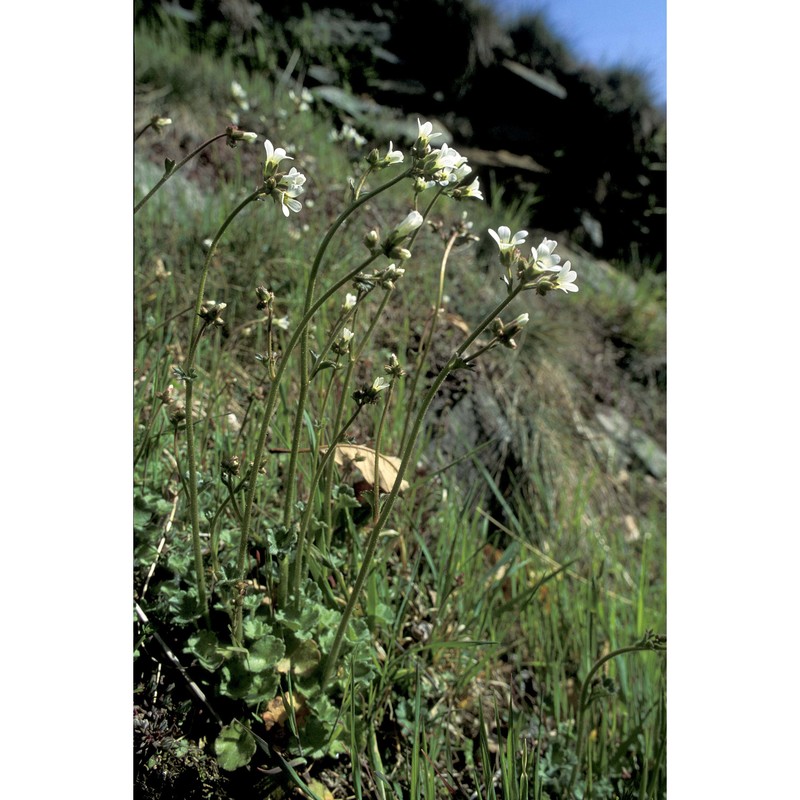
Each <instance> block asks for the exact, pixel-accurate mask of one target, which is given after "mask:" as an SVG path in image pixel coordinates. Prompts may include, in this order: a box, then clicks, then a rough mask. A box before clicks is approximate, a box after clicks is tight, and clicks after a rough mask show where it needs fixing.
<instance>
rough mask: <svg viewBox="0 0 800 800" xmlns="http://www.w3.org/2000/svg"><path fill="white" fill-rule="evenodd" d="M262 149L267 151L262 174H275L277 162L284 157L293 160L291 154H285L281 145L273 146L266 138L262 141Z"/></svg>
mask: <svg viewBox="0 0 800 800" xmlns="http://www.w3.org/2000/svg"><path fill="white" fill-rule="evenodd" d="M264 149H265V150H266V151H267V161H266V163H265V164H264V174H265V175H266V174H275V171H276V170H277V169H278V164H280V163H281V161H284V160H285V159H287V158H288V159H289V160H290V161H293V160H294V159H293V158H292V157H291V156H287V155H286V151H285V150H284V149H283V148H282V147H273V146H272V142H271V141H270V140H269V139H267V140H266V141H265V142H264Z"/></svg>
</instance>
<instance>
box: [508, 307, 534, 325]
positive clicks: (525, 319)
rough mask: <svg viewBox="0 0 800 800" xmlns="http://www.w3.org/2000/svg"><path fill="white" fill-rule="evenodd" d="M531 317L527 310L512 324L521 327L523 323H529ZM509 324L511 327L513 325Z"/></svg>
mask: <svg viewBox="0 0 800 800" xmlns="http://www.w3.org/2000/svg"><path fill="white" fill-rule="evenodd" d="M529 319H530V314H528V312H527V311H526V312H525V313H524V314H520V315H519V316H518V317H517V318H516V319H515V320H514V321H513V322H512V323H511V325H514V326H516V327H517V328H521V327H522V326H523V325H527V324H528V320H529ZM511 325H509V327H511Z"/></svg>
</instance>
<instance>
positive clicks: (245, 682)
mask: <svg viewBox="0 0 800 800" xmlns="http://www.w3.org/2000/svg"><path fill="white" fill-rule="evenodd" d="M246 661H247V662H248V663H249V661H250V660H249V658H248V659H247V660H246V659H245V658H243V657H242V658H237V659H231V660H230V661H228V662H226V663H225V665H224V666H223V667H222V669H221V670H220V676H221V677H220V684H219V685H220V693H221V694H223V695H226V696H227V697H233V698H234V699H236V700H245V701H246V702H248V703H253V704H255V703H262V702H267V701H269V700H271V699H272V698H273V697H275V692H276V691H277V690H278V671H277V670H276V669H275V668H274V667H273V668H271V669H267V670H265V671H264V672H261V673H254V672H251V671H250V670H249V669H248V668H247V666H246Z"/></svg>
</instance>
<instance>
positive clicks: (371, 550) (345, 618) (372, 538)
mask: <svg viewBox="0 0 800 800" xmlns="http://www.w3.org/2000/svg"><path fill="white" fill-rule="evenodd" d="M521 291H523V286H522V285H519V286H517V288H516V289H514V290H513V291H512V292H511V293H510V294H509V295H508V296H507V297H506V298H504V299H503V300H501V301H500V303H499V304H498V305H497V307H496V308H495V309H494V310H493V311H492V312H491V313H490V314H488V315H487V316H486V317H484V319H483V320H482V321H481V322H480V323H479V324H478V325H477V327H476V328H475V330H474V331H473V332H472V333H471V334H470V335H469V336H468V337H467V338H466V339H465V340H464V342H463V343H462V344H461V346H460V347H459V348H458V350H456V351H455V353H453V355H452V356H451V357H450V360H449V361H448V362H447V364H445V366H444V367H442V369H441V370H440V372H439V374H438V375H437V376H436V378H435V379H434V381H433V383H432V384H431V386H430V388H429V389H428V391H427V393H426V394H425V397H424V398H423V400H422V404H421V406H420V409H419V411H418V412H417V416H416V418H415V420H414V425H413V427H412V429H411V434H410V435H409V437H408V441H407V443H406V446H405V448H404V450H403V455H402V457H401V460H400V467H399V469H398V470H397V477H396V478H395V481H394V485H393V486H392V490H391V492H390V493H389V496H388V497H387V498H386V500H385V502H384V505H383V508H382V509H381V513H380V515H379V517H378V521H377V522H376V523H375V524H374V525H373V528H372V531H371V532H370V534H369V537H368V539H367V544H366V547H365V548H364V555H363V556H362V559H361V569H360V570H359V571H358V576H357V577H356V581H355V583H354V584H353V590H352V591H351V592H350V596H349V597H348V599H347V605H346V606H345V608H344V611H343V612H342V618H341V620H340V621H339V627H338V628H337V630H336V636H335V637H334V640H333V644H332V645H331V651H330V653H328V656H327V658H326V660H325V670H324V672H323V677H322V686H323V688H324V687H325V686H326V685H327V684H328V682H329V681H330V679H331V677H332V676H333V671H334V669H335V668H336V664H337V662H338V658H339V651H340V650H341V647H342V642H343V640H344V635H345V632H346V631H347V625H348V624H349V622H350V617H351V615H352V613H353V610H354V609H355V606H356V603H357V602H358V599H359V596H360V595H361V591H362V589H363V588H364V583H365V581H366V579H367V575H368V574H369V570H370V567H371V562H372V557H373V556H374V555H375V548H376V546H377V544H378V537H379V536H380V533H381V531H382V530H383V527H384V525H385V524H386V520H387V519H388V517H389V514H390V513H391V511H392V507H393V506H394V503H395V500H396V499H397V495H398V493H399V492H400V485H401V484H402V482H403V478H404V476H405V473H406V469H407V468H408V464H409V462H410V461H411V457H412V455H413V453H414V450H415V449H416V444H417V438H418V437H419V432H420V428H421V427H422V421H423V419H424V418H425V415H426V414H427V412H428V408H429V407H430V404H431V402H432V401H433V398H434V397H435V396H436V393H437V392H438V391H439V387H440V386H441V385H442V384H443V383H444V381H445V379H446V378H447V376H448V375H449V374H450V373H451V372H453V370H455V369H457V368H458V366H459V362H460V360H461V357H462V356H463V354H464V352H465V351H466V350H467V348H468V347H469V346H470V345H471V344H472V343H473V342H474V341H475V339H477V338H478V336H480V334H481V333H482V332H483V330H484V329H485V328H486V327H488V326H489V325H490V324H491V322H492V320H493V319H494V318H495V317H496V316H497V315H498V314H499V313H500V312H501V311H502V310H503V309H504V308H505V307H506V306H507V305H508V304H509V303H510V302H511V301H512V300H513V299H514V298H515V297H516V296H517V295H518V294H519V293H520V292H521Z"/></svg>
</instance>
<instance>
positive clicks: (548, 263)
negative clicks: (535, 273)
mask: <svg viewBox="0 0 800 800" xmlns="http://www.w3.org/2000/svg"><path fill="white" fill-rule="evenodd" d="M556 244H557V243H556V242H554V241H553V240H552V239H547V238H545V239H542V243H541V244H540V245H539V246H538V247H532V248H531V260H532V261H533V262H534V263H535V264H536V266H537V267H539V268H540V269H544V270H549V271H551V272H558V271H559V270H560V269H561V267H559V266H558V265H559V264H560V263H561V256H557V255H554V254H553V250H555V249H556Z"/></svg>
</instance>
